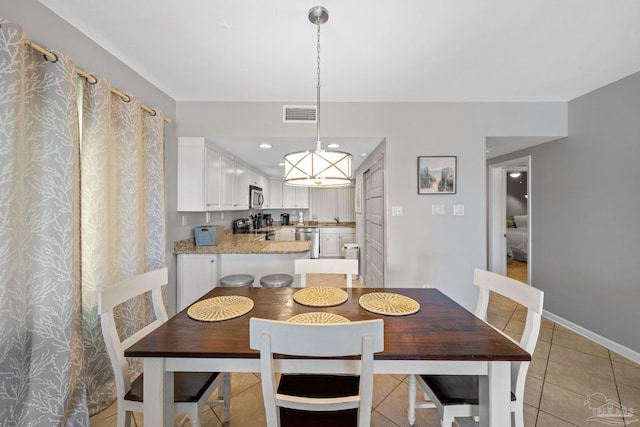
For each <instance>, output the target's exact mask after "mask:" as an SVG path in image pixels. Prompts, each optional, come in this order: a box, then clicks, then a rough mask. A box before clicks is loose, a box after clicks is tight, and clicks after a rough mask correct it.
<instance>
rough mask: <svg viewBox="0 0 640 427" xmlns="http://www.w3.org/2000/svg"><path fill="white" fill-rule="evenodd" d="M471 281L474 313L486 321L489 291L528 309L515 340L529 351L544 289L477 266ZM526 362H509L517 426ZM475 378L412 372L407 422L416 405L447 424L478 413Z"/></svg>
mask: <svg viewBox="0 0 640 427" xmlns="http://www.w3.org/2000/svg"><path fill="white" fill-rule="evenodd" d="M473 284H474V285H476V286H478V287H479V288H480V290H479V296H478V302H477V305H476V309H475V315H476V316H477V317H479V318H481V319H482V320H484V321H485V322H486V321H487V309H488V305H489V295H490V292H495V293H497V294H500V295H502V296H504V297H506V298H509V299H511V300H512V301H514V302H516V303H518V304H520V305H522V306H523V307H524V308H526V309H527V318H526V321H525V327H524V331H523V333H522V338H521V339H520V341H519V342H517V344H518V345H520V347H522V348H523V349H524V350H525V351H527V352H528V353H529V354H532V353H533V351H534V349H535V347H536V343H537V341H538V335H539V333H540V323H541V314H542V306H543V301H544V292H542V291H541V290H539V289H536V288H534V287H532V286H529V285H527V284H525V283H522V282H519V281H517V280H514V279H510V278H508V277H505V276H502V275H499V274H496V273H492V272H489V271H485V270H480V269H476V270H475V272H474V276H473ZM499 332H501V333H502V331H499ZM503 335H504V333H503ZM505 336H506V335H505ZM507 337H508V336H507ZM508 338H509V339H511V338H510V337H508ZM511 340H512V341H514V340H513V339H511ZM529 364H530V362H512V363H511V412H512V418H513V420H514V422H515V425H516V427H524V406H523V403H524V386H525V381H526V378H527V371H528V369H529ZM478 382H479V379H478V376H474V375H413V378H412V379H410V381H409V424H410V425H413V424H414V422H415V410H416V408H436V409H437V411H438V415H439V417H440V420H441V424H442V426H443V427H445V426H447V427H450V426H451V423H452V422H453V421H454V418H456V417H470V416H477V415H478V401H479V399H478ZM416 384H417V385H419V386H420V388H421V389H422V391H423V394H424V402H422V403H417V402H416Z"/></svg>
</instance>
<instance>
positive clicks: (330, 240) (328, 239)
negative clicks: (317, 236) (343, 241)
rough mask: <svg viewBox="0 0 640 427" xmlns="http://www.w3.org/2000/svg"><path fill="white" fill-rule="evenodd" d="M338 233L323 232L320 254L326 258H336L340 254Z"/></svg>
mask: <svg viewBox="0 0 640 427" xmlns="http://www.w3.org/2000/svg"><path fill="white" fill-rule="evenodd" d="M339 241H340V235H339V234H334V233H323V235H322V239H321V241H320V256H321V257H323V258H324V257H326V258H337V257H339V256H340V249H339V247H338V242H339Z"/></svg>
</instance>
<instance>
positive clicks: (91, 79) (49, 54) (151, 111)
mask: <svg viewBox="0 0 640 427" xmlns="http://www.w3.org/2000/svg"><path fill="white" fill-rule="evenodd" d="M25 44H26V45H27V46H29V47H31V48H33V49H34V50H36V51H38V52H40V53H41V54H43V55H44V57H45V59H46V60H47V61H49V62H56V61H58V56H57V55H56V54H55V53H53V52H51V51H50V50H48V49H46V48H44V47H42V46H40V45H39V44H36V43H34V42H32V41H31V40H25ZM76 73H77V74H78V75H79V76H80V77H83V78H85V79H86V80H87V81H88V82H89V83H91V84H95V83H96V82H97V81H98V79H97V78H96V77H95V76H94V75H92V74H91V73H88V72H86V71H84V70H81V69H80V68H76ZM109 89H111V93H113V94H115V95H118V96H119V97H120V98H121V99H122V100H123V101H124V102H130V101H131V97H130V96H129V95H127V94H126V93H124V92H121V91H119V90H118V89H116V88H113V87H112V88H109ZM140 108H142V109H143V110H145V111H146V112H148V113H149V114H151V115H152V116H155V115H156V114H158V113H157V112H156V110H154V109H153V108H150V107H147V106H146V105H144V104H140ZM163 120H164V121H165V122H167V123H171V119H169V118H167V117H163Z"/></svg>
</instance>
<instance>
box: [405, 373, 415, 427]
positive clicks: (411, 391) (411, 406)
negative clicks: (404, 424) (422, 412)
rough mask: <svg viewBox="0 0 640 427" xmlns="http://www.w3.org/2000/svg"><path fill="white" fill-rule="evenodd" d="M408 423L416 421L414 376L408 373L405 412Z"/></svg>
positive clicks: (411, 423)
mask: <svg viewBox="0 0 640 427" xmlns="http://www.w3.org/2000/svg"><path fill="white" fill-rule="evenodd" d="M407 416H408V418H409V425H411V426H412V425H413V424H415V422H416V376H415V375H413V374H411V375H409V410H408V413H407Z"/></svg>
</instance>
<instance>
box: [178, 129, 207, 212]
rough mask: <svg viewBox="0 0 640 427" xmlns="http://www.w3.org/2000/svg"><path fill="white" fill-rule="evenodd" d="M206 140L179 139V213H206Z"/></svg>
mask: <svg viewBox="0 0 640 427" xmlns="http://www.w3.org/2000/svg"><path fill="white" fill-rule="evenodd" d="M204 158H205V142H204V138H178V171H177V178H178V189H177V190H178V211H179V212H203V211H205V210H206V209H205V208H206V207H205V173H206V172H205V170H206V169H205V159H204Z"/></svg>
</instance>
